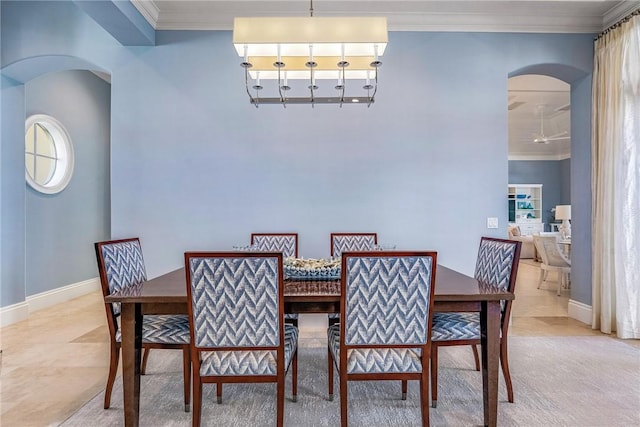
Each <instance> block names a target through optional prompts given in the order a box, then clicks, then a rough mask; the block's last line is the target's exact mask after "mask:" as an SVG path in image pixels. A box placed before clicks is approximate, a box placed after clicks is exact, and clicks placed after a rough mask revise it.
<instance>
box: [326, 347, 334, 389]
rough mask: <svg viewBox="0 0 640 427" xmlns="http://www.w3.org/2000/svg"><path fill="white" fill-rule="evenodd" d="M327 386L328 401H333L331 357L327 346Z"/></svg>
mask: <svg viewBox="0 0 640 427" xmlns="http://www.w3.org/2000/svg"><path fill="white" fill-rule="evenodd" d="M327 361H328V362H329V363H328V364H327V384H328V385H329V400H333V355H332V354H331V349H330V348H329V346H327Z"/></svg>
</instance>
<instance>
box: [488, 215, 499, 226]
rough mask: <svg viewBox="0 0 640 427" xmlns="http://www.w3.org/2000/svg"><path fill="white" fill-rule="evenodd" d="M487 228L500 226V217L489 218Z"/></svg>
mask: <svg viewBox="0 0 640 427" xmlns="http://www.w3.org/2000/svg"><path fill="white" fill-rule="evenodd" d="M487 228H498V218H495V217H489V218H487Z"/></svg>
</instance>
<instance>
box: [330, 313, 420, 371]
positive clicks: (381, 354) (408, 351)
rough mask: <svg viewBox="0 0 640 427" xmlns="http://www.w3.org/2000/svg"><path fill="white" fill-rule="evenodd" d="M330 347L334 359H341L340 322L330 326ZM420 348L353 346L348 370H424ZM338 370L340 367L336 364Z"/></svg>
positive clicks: (348, 361) (348, 360) (348, 351)
mask: <svg viewBox="0 0 640 427" xmlns="http://www.w3.org/2000/svg"><path fill="white" fill-rule="evenodd" d="M329 349H330V350H331V353H332V354H333V358H334V360H340V324H339V323H336V324H334V325H331V326H330V327H329ZM420 353H421V352H420V349H418V348H353V349H350V350H347V372H348V373H349V374H358V373H367V374H372V373H393V372H422V361H421V360H420ZM336 367H337V368H338V371H339V370H340V367H339V366H337V365H336Z"/></svg>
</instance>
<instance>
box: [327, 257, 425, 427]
mask: <svg viewBox="0 0 640 427" xmlns="http://www.w3.org/2000/svg"><path fill="white" fill-rule="evenodd" d="M436 265H437V254H436V252H431V251H429V252H349V253H344V254H343V255H342V280H341V292H342V295H343V298H342V302H341V314H342V319H344V320H342V321H341V322H340V323H338V324H334V325H331V326H330V327H329V330H328V353H329V355H330V357H329V365H328V370H329V379H328V382H329V399H333V369H334V364H335V367H336V368H337V371H338V376H339V379H340V408H341V423H342V425H343V426H346V425H347V395H348V392H347V382H348V381H357V380H367V379H375V380H385V379H388V380H398V379H401V380H403V381H406V380H418V381H420V389H421V393H420V396H421V404H420V408H421V410H422V419H423V425H428V422H429V381H428V378H429V376H428V370H429V356H430V354H431V352H430V345H431V318H432V315H433V314H432V313H433V294H434V284H435V274H436ZM403 385H404V383H403ZM403 393H404V394H403V399H404V398H406V388H404V387H403Z"/></svg>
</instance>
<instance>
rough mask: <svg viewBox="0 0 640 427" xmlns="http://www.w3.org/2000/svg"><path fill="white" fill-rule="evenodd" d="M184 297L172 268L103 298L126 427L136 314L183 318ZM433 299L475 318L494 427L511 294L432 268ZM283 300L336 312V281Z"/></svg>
mask: <svg viewBox="0 0 640 427" xmlns="http://www.w3.org/2000/svg"><path fill="white" fill-rule="evenodd" d="M186 292H187V290H186V279H185V273H184V269H178V270H175V271H172V272H170V273H167V274H164V275H162V276H159V277H156V278H155V279H152V280H148V281H146V282H144V283H142V284H141V285H140V286H137V287H134V288H131V289H129V290H127V291H126V292H122V293H114V294H112V295H110V296H108V297H107V298H106V301H107V302H119V303H121V304H122V308H121V313H122V314H121V319H120V321H121V329H122V383H123V396H124V397H123V398H124V419H125V425H126V426H128V427H129V426H138V422H139V412H140V360H141V347H142V315H143V314H185V313H187V295H186ZM434 298H435V300H434V309H435V311H440V312H444V311H468V312H479V313H480V327H481V344H482V350H481V353H482V385H483V403H484V425H485V426H496V425H497V416H498V364H499V357H500V301H502V300H512V299H513V298H514V295H513V294H512V293H510V292H507V291H501V290H499V289H497V288H495V287H493V286H489V285H486V284H484V283H482V282H478V281H477V280H476V279H474V278H472V277H469V276H466V275H464V274H462V273H458V272H457V271H454V270H451V269H450V268H447V267H444V266H442V265H438V268H437V272H436V289H435V297H434ZM284 301H285V311H286V312H287V313H339V312H340V281H339V280H328V281H298V280H285V297H284Z"/></svg>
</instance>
